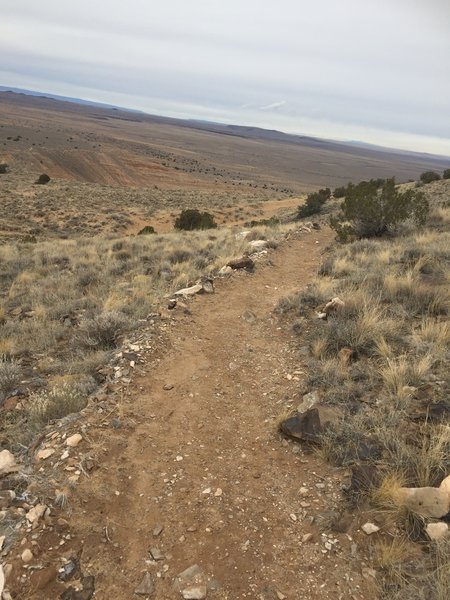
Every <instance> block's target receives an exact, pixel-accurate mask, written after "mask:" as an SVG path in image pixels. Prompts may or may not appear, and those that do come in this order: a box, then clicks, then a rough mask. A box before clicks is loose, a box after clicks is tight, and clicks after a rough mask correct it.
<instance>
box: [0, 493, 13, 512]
mask: <svg viewBox="0 0 450 600" xmlns="http://www.w3.org/2000/svg"><path fill="white" fill-rule="evenodd" d="M15 497H16V493H15V492H14V491H13V490H4V491H2V492H0V509H3V508H9V507H10V506H11V503H12V501H13V500H14V498H15Z"/></svg>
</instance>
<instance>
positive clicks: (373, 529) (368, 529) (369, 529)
mask: <svg viewBox="0 0 450 600" xmlns="http://www.w3.org/2000/svg"><path fill="white" fill-rule="evenodd" d="M361 529H362V530H363V531H364V533H366V534H367V535H372V533H377V531H380V528H379V527H378V525H375V523H364V525H363V526H362V527H361Z"/></svg>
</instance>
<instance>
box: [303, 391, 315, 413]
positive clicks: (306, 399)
mask: <svg viewBox="0 0 450 600" xmlns="http://www.w3.org/2000/svg"><path fill="white" fill-rule="evenodd" d="M319 400H320V399H319V394H318V393H317V392H316V391H314V392H309V394H305V395H304V396H303V400H302V402H301V404H299V405H298V407H297V412H299V413H304V412H306V411H307V410H309V409H310V408H312V407H313V406H315V405H316V404H319Z"/></svg>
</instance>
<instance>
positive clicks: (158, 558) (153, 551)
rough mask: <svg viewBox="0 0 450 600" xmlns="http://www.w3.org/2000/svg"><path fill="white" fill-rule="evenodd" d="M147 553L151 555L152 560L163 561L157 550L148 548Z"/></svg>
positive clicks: (160, 553) (161, 554)
mask: <svg viewBox="0 0 450 600" xmlns="http://www.w3.org/2000/svg"><path fill="white" fill-rule="evenodd" d="M149 552H150V554H151V555H152V558H153V560H164V554H163V553H162V552H161V550H160V549H159V548H156V547H153V548H150V550H149Z"/></svg>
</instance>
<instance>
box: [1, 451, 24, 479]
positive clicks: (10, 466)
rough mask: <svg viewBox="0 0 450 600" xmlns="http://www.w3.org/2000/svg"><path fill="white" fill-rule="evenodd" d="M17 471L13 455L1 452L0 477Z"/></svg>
mask: <svg viewBox="0 0 450 600" xmlns="http://www.w3.org/2000/svg"><path fill="white" fill-rule="evenodd" d="M18 470H19V466H18V464H17V463H16V459H15V457H14V454H11V452H10V451H9V450H2V451H1V452H0V475H7V474H8V473H14V472H16V471H18Z"/></svg>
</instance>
